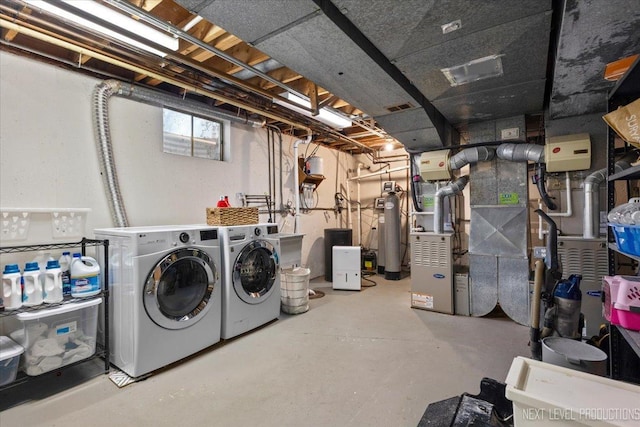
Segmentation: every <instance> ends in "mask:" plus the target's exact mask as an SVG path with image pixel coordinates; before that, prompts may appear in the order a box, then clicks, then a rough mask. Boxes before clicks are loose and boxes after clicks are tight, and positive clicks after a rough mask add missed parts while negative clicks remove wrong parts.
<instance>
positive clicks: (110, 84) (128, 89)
mask: <svg viewBox="0 0 640 427" xmlns="http://www.w3.org/2000/svg"><path fill="white" fill-rule="evenodd" d="M113 95H116V96H120V97H126V98H129V99H133V100H136V101H139V102H143V103H146V104H150V105H155V106H158V107H169V108H175V109H179V110H182V111H187V112H189V113H193V114H197V115H199V116H201V117H205V118H213V119H223V120H229V121H233V122H239V123H242V124H250V125H251V126H253V127H262V126H263V125H264V122H263V121H261V120H251V119H245V118H242V117H237V116H235V115H233V114H231V113H229V112H227V111H224V110H220V109H215V108H213V107H209V106H206V105H204V104H202V103H200V102H197V101H193V100H189V99H182V98H177V97H175V96H172V95H169V94H166V93H162V92H158V91H154V90H151V89H147V88H144V87H140V86H134V85H131V84H129V83H123V82H120V81H118V80H105V81H103V82H102V83H100V84H98V85H97V86H96V87H95V89H94V92H93V119H94V123H95V129H94V131H95V139H96V144H97V149H98V159H99V163H100V171H101V174H102V177H103V181H104V185H105V190H106V192H107V199H108V201H109V210H110V211H111V218H112V219H113V223H114V225H115V226H116V227H128V226H129V221H128V219H127V214H126V211H125V207H124V202H123V200H122V194H121V193H120V185H119V183H118V175H117V172H116V166H115V160H114V157H113V150H112V142H111V134H110V131H109V107H108V103H109V98H111V96H113Z"/></svg>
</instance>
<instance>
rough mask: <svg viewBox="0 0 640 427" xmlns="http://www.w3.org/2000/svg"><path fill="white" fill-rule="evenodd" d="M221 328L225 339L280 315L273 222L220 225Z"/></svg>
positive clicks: (275, 230) (276, 232)
mask: <svg viewBox="0 0 640 427" xmlns="http://www.w3.org/2000/svg"><path fill="white" fill-rule="evenodd" d="M220 236H221V246H222V263H223V265H224V271H223V274H222V278H223V279H222V283H223V289H222V297H223V304H222V332H221V336H222V338H223V339H228V338H232V337H235V336H237V335H240V334H242V333H245V332H248V331H250V330H252V329H255V328H257V327H258V326H261V325H264V324H266V323H268V322H270V321H272V320H274V319H277V318H278V316H279V315H280V260H279V253H280V239H279V237H278V226H277V225H275V224H257V225H243V226H237V227H220Z"/></svg>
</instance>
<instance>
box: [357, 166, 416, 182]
mask: <svg viewBox="0 0 640 427" xmlns="http://www.w3.org/2000/svg"><path fill="white" fill-rule="evenodd" d="M405 169H409V166H398V167H397V168H393V169H384V170H379V171H378V172H372V173H368V174H366V175H360V176H354V177H352V178H348V179H347V181H356V180H361V179H365V178H369V177H372V176H378V175H384V174H385V173H391V172H397V171H403V170H405Z"/></svg>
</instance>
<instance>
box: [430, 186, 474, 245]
mask: <svg viewBox="0 0 640 427" xmlns="http://www.w3.org/2000/svg"><path fill="white" fill-rule="evenodd" d="M468 182H469V177H468V176H466V175H465V176H462V177H460V178H458V179H456V180H455V181H454V182H452V183H451V184H449V185H447V186H445V187H442V188H441V189H439V190H438V191H436V194H435V196H434V197H433V232H434V233H438V234H442V233H443V232H444V206H443V205H442V201H443V199H444V197H445V196H453V195H455V194H459V193H461V192H462V190H464V187H465V186H466V185H467V183H468Z"/></svg>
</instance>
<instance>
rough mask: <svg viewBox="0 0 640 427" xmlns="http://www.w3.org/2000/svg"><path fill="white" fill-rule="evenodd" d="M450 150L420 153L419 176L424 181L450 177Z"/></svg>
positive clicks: (442, 179)
mask: <svg viewBox="0 0 640 427" xmlns="http://www.w3.org/2000/svg"><path fill="white" fill-rule="evenodd" d="M449 153H450V150H438V151H429V152H428V153H422V154H421V155H420V176H422V179H424V180H425V181H448V180H450V179H451V168H450V167H449Z"/></svg>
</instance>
